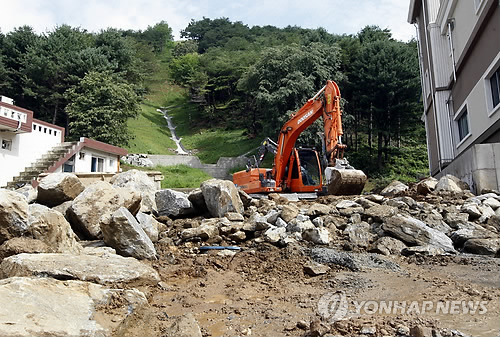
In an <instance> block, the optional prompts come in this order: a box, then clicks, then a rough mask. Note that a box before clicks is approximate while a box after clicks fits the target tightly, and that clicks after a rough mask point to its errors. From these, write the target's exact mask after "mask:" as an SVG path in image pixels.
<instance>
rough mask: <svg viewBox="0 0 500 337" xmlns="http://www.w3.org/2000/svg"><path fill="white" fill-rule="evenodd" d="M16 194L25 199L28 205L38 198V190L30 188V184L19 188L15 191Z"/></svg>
mask: <svg viewBox="0 0 500 337" xmlns="http://www.w3.org/2000/svg"><path fill="white" fill-rule="evenodd" d="M15 191H16V192H17V193H20V194H22V195H24V196H25V197H26V201H28V204H31V203H34V202H35V201H36V198H37V197H38V190H37V189H36V188H34V187H33V186H31V184H27V185H24V186H23V187H21V188H18V189H16V190H15Z"/></svg>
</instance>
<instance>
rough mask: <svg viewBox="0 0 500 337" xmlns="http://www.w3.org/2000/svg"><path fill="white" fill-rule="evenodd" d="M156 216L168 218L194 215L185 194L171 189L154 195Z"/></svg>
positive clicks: (193, 210)
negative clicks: (156, 209)
mask: <svg viewBox="0 0 500 337" xmlns="http://www.w3.org/2000/svg"><path fill="white" fill-rule="evenodd" d="M155 200H156V207H157V208H158V215H160V216H162V215H166V216H170V217H179V216H186V215H189V214H193V213H195V209H194V207H193V204H192V203H191V201H189V199H188V196H187V194H185V193H183V192H179V191H175V190H171V189H165V190H160V191H157V192H156V194H155Z"/></svg>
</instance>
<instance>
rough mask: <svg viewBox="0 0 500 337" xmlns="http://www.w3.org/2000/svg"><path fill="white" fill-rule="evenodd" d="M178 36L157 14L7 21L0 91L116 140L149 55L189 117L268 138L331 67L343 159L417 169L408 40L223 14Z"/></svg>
mask: <svg viewBox="0 0 500 337" xmlns="http://www.w3.org/2000/svg"><path fill="white" fill-rule="evenodd" d="M181 38H182V40H181V41H173V38H172V31H171V28H170V27H169V26H168V23H167V22H164V21H162V22H160V23H158V24H156V25H154V26H150V27H148V28H147V29H146V30H144V31H133V30H118V29H113V28H109V29H107V30H103V31H101V32H98V33H90V32H87V31H86V30H84V29H81V28H76V27H70V26H67V25H62V26H58V27H56V28H54V29H53V30H52V31H50V32H47V33H44V34H36V33H35V32H34V31H33V29H32V28H30V27H28V26H23V27H19V28H17V29H15V30H13V31H12V32H9V33H6V34H0V79H1V82H0V94H2V95H6V96H9V97H11V98H14V100H15V101H16V104H17V105H19V106H22V107H25V108H28V109H31V110H33V111H35V116H36V118H39V119H43V120H46V121H49V122H53V123H56V124H58V125H61V126H65V127H66V128H67V131H68V135H69V137H70V138H78V137H81V136H87V137H92V138H95V139H98V140H102V141H106V142H110V143H112V144H115V145H123V144H126V142H127V141H128V140H129V135H128V134H127V127H126V121H127V119H129V118H133V117H134V116H137V115H138V114H139V113H140V102H141V100H142V99H143V97H144V95H145V94H146V93H147V90H148V89H147V86H146V85H145V83H146V82H145V80H146V79H147V78H148V77H150V76H153V75H154V74H155V72H157V70H158V67H161V66H164V67H168V70H169V79H168V80H169V81H172V82H174V83H176V84H178V85H181V86H183V87H185V88H187V90H188V92H189V94H190V100H191V102H193V104H196V105H197V106H198V111H199V115H200V118H199V119H198V120H196V121H194V122H193V123H195V124H196V123H198V124H203V126H204V127H211V128H222V129H226V130H231V129H234V128H244V129H246V130H247V136H248V137H249V138H255V137H258V138H264V137H266V136H269V137H271V138H277V132H278V130H279V128H280V126H281V125H282V124H283V123H284V122H285V121H286V120H287V119H288V118H289V116H290V113H292V112H295V111H297V110H298V109H299V108H300V107H301V106H302V105H303V104H304V103H305V102H306V101H307V99H308V98H310V97H312V96H313V95H314V94H315V93H316V92H317V91H318V90H319V89H320V88H322V87H323V85H324V84H325V82H326V80H328V79H332V80H335V81H336V82H337V83H338V84H339V86H340V89H341V93H342V97H343V101H342V104H343V109H344V113H343V124H344V141H345V142H346V143H347V145H348V146H349V148H350V150H349V159H350V161H351V163H352V164H354V165H355V166H357V167H359V168H362V169H363V170H365V171H366V172H367V173H369V174H377V173H380V174H384V175H387V174H393V175H394V174H396V175H404V176H408V177H409V176H411V177H413V178H416V177H417V176H418V175H423V174H425V173H426V168H427V155H426V149H425V143H426V142H425V130H424V125H423V123H422V122H421V121H420V116H421V111H422V109H421V103H420V101H419V99H420V93H421V90H420V79H419V68H418V56H417V46H416V42H415V41H410V42H402V41H397V40H395V39H393V38H392V37H391V32H390V31H389V30H387V29H380V28H379V27H376V26H366V27H365V28H363V29H362V30H361V31H360V32H359V33H358V34H356V35H335V34H331V33H329V32H327V31H326V30H324V29H322V28H319V29H304V28H300V27H296V26H289V27H286V28H277V27H273V26H264V27H260V26H253V27H248V26H247V25H245V24H244V23H242V22H232V21H231V20H229V19H228V18H219V19H209V18H203V19H202V20H199V21H195V20H192V21H191V22H190V23H189V25H188V26H187V27H186V28H185V29H184V30H182V31H181ZM160 59H161V60H162V61H163V62H158V60H160ZM166 80H167V79H166ZM193 127H196V125H193ZM319 130H320V124H319V123H316V124H315V125H313V127H310V128H309V129H308V130H307V132H305V133H304V134H303V136H302V137H301V138H300V139H299V143H300V144H299V145H307V146H318V145H319V144H320V139H319V137H318V136H317V131H319Z"/></svg>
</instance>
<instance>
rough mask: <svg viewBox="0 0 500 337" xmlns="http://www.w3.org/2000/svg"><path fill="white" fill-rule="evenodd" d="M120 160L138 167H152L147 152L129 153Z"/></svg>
mask: <svg viewBox="0 0 500 337" xmlns="http://www.w3.org/2000/svg"><path fill="white" fill-rule="evenodd" d="M122 160H123V161H124V162H125V163H127V164H129V165H134V166H138V167H153V166H154V164H153V162H152V161H151V159H149V158H148V155H147V154H142V153H129V154H127V155H126V156H124V157H122Z"/></svg>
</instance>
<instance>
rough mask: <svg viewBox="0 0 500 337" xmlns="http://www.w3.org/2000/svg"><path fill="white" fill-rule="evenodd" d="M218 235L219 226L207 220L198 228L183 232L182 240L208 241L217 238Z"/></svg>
mask: <svg viewBox="0 0 500 337" xmlns="http://www.w3.org/2000/svg"><path fill="white" fill-rule="evenodd" d="M217 235H219V228H218V224H217V223H216V222H214V221H211V220H205V221H203V222H202V223H201V225H200V226H198V227H194V228H187V229H185V230H183V231H182V233H181V238H182V239H183V240H191V239H193V238H200V239H201V240H203V241H208V240H211V239H213V238H215V237H216V236H217Z"/></svg>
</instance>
